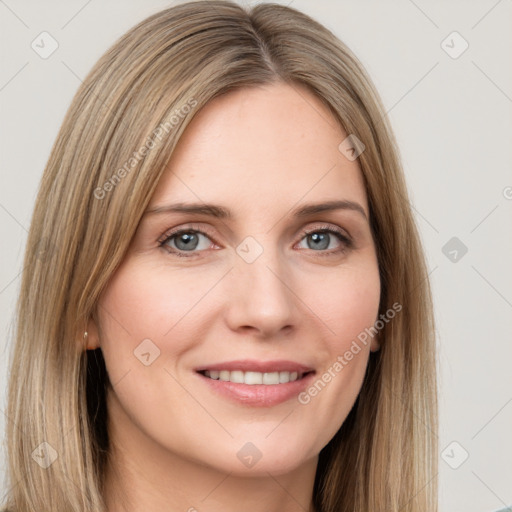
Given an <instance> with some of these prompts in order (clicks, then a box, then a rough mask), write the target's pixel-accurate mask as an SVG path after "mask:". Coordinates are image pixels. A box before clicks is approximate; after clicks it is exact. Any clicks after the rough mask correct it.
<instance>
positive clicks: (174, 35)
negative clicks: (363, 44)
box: [5, 0, 437, 512]
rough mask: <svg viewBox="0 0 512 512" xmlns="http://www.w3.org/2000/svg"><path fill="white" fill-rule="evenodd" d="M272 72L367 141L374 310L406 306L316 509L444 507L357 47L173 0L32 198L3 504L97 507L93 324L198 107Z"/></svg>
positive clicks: (433, 410) (431, 399)
mask: <svg viewBox="0 0 512 512" xmlns="http://www.w3.org/2000/svg"><path fill="white" fill-rule="evenodd" d="M276 81H283V82H286V83H288V84H290V85H291V86H292V87H294V86H295V85H296V84H301V85H302V86H305V87H307V88H308V89H309V90H310V91H311V92H312V93H313V94H315V95H316V96H317V97H318V98H320V99H321V100H322V101H323V103H324V104H325V105H326V106H327V107H328V108H329V109H330V111H331V112H332V114H333V115H334V117H335V118H336V119H337V120H338V121H339V124H340V127H342V128H343V130H344V131H345V132H346V133H347V134H354V135H356V136H357V138H358V139H360V140H361V141H362V142H363V143H364V145H365V150H364V152H363V153H362V154H361V155H360V156H359V164H360V167H361V170H362V173H363V176H364V181H365V184H366V191H367V196H368V202H369V207H370V212H371V219H370V220H371V226H372V230H373V233H374V237H375V243H376V248H377V255H378V261H379V269H380V276H381V285H382V286H381V288H382V295H381V303H380V312H381V313H382V312H385V311H387V310H388V309H390V308H391V307H392V304H394V303H399V304H400V305H401V306H402V310H401V311H400V314H398V315H396V317H395V318H394V319H393V320H392V321H390V322H387V323H386V325H385V326H384V327H383V329H382V331H381V332H380V333H379V336H380V342H381V350H380V351H379V352H376V353H373V354H372V355H371V357H370V362H369V365H368V369H367V374H366V376H365V380H364V383H363V386H362V389H361V393H360V395H359V397H358V399H357V401H356V403H355V405H354V407H353V409H352V410H351V412H350V414H349V416H348V417H347V419H346V421H345V422H344V423H343V425H342V426H341V428H340V429H339V431H338V432H337V434H336V435H335V437H334V438H333V439H332V440H331V441H330V442H329V444H328V445H327V446H326V447H325V448H324V449H323V450H322V451H321V453H320V456H319V465H318V469H317V474H316V480H315V487H314V495H313V500H314V505H315V508H316V510H317V511H318V512H368V511H371V510H375V511H383V510H386V511H388V512H392V511H395V512H398V511H399V510H407V511H408V512H435V511H436V510H437V480H436V476H437V444H436V439H437V435H436V434H437V384H436V358H435V339H434V321H433V313H432V304H431V292H430V286H429V281H428V275H427V270H426V265H425V259H424V255H423V251H422V247H421V242H420V238H419V235H418V232H417V228H416V226H415V223H414V219H413V215H412V212H411V207H410V204H409V199H408V192H407V189H406V185H405V182H404V177H403V171H402V168H401V164H400V158H399V151H398V148H397V145H396V142H395V139H394V135H393V133H392V130H391V128H390V126H389V123H388V121H387V118H386V116H385V114H384V112H385V110H384V108H383V105H382V103H381V100H380V98H379V96H378V94H377V92H376V91H375V89H374V86H373V84H372V82H371V80H370V79H369V77H368V76H367V74H366V72H365V70H364V68H363V66H362V65H361V63H360V62H359V61H358V60H357V59H356V57H355V56H354V55H353V54H352V53H351V52H350V50H349V49H348V48H347V47H346V46H345V45H344V44H343V43H342V42H340V41H339V40H338V39H337V38H336V37H335V36H334V35H333V34H332V33H331V32H329V31H328V30H327V29H326V28H324V27H323V26H321V25H320V24H318V23H317V22H315V21H314V20H312V19H311V18H309V17H308V16H306V15H304V14H302V13H300V12H298V11H297V10H294V9H292V8H289V7H284V6H279V5H274V4H260V5H257V6H255V7H253V8H251V9H249V8H247V9H244V8H242V7H241V6H239V5H237V4H235V3H231V2H228V1H222V0H208V1H197V2H190V3H185V4H181V5H177V6H174V7H172V8H169V9H166V10H164V11H161V12H159V13H157V14H155V15H153V16H151V17H149V18H148V19H146V20H144V21H142V22H141V23H140V24H138V25H137V26H136V27H134V28H133V29H131V30H130V31H129V32H128V33H126V34H125V35H124V36H123V37H122V38H121V39H120V40H119V41H118V42H117V43H116V44H114V45H113V46H112V48H110V49H109V50H108V51H107V52H106V53H105V55H104V56H103V57H102V58H101V59H100V60H99V61H98V63H97V64H96V65H95V66H94V68H93V69H92V70H91V72H90V73H89V75H88V76H87V78H86V79H85V80H84V82H83V84H82V85H81V87H80V89H79V90H78V92H77V94H76V96H75V97H74V99H73V102H72V104H71V106H70V108H69V110H68V113H67V115H66V117H65V119H64V122H63V125H62V127H61V130H60V132H59V134H58V137H57V139H56V142H55V144H54V147H53V149H52V152H51V155H50V158H49V161H48V164H47V166H46V169H45V171H44V174H43V177H42V181H41V185H40V189H39V193H38V196H37V201H36V204H35V208H34V212H33V217H32V223H31V227H30V232H29V236H28V241H27V246H26V253H25V261H24V271H23V277H22V283H21V291H20V296H19V301H18V306H17V316H16V335H15V340H14V343H15V344H14V349H13V353H12V361H11V373H10V381H9V390H8V409H7V411H8V421H7V422H6V433H7V436H6V440H7V451H8V477H9V481H8V485H9V487H10V489H9V493H8V495H7V501H6V503H5V506H6V507H7V510H10V511H13V512H18V511H20V512H21V511H23V512H40V511H41V510H52V512H70V511H73V512H85V511H90V510H95V511H100V512H104V511H105V510H106V508H105V501H104V497H103V488H102V482H103V477H104V469H105V463H106V460H107V457H108V449H109V440H108V435H107V431H106V418H107V410H106V405H105V387H106V385H107V383H108V376H107V373H106V370H105V365H104V361H103V357H102V354H101V350H100V349H97V350H94V351H92V350H91V351H86V350H84V348H85V347H84V344H83V342H82V341H81V340H82V335H83V331H84V328H85V326H86V324H87V320H88V319H89V318H90V317H92V318H96V307H97V300H98V297H99V296H100V294H101V293H102V291H103V290H104V289H105V287H106V286H107V283H108V281H109V278H110V277H111V276H112V274H113V272H114V271H115V269H116V268H117V267H118V265H119V264H120V262H121V261H122V259H123V257H124V255H125V253H126V251H127V248H128V246H129V244H130V242H131V239H132V236H133V235H134V233H135V231H136V229H137V226H138V223H139V220H140V218H141V216H142V214H143V212H144V210H145V208H146V207H147V205H148V203H149V200H150V198H151V196H152V194H153V192H154V190H155V187H156V185H157V183H158V181H159V178H160V176H161V175H162V172H163V170H164V169H165V167H166V164H167V162H168V161H169V158H170V156H171V154H172V152H173V149H174V148H175V146H176V144H177V142H178V141H179V139H180V136H181V135H182V133H183V131H184V130H185V128H186V126H187V125H188V123H189V122H190V121H191V119H192V118H193V116H194V115H195V114H196V113H197V112H198V111H199V110H200V108H202V107H203V106H205V105H206V104H207V103H208V102H209V101H211V100H212V99H213V98H215V97H217V96H219V95H220V94H225V93H228V92H229V91H231V90H233V89H235V88H241V87H250V86H254V85H257V84H268V83H272V82H276ZM187 105H188V107H187ZM150 142H151V145H150ZM340 142H341V141H340ZM143 147H146V148H147V151H141V148H143ZM149 148H150V149H149ZM42 443H47V444H42ZM38 457H39V459H40V460H39V463H37V462H38ZM55 457H57V458H56V459H55ZM54 459H55V460H54ZM41 461H43V463H41Z"/></svg>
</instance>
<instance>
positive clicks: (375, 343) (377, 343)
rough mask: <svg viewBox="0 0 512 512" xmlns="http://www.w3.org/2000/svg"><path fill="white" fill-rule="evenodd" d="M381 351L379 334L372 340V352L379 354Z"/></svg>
mask: <svg viewBox="0 0 512 512" xmlns="http://www.w3.org/2000/svg"><path fill="white" fill-rule="evenodd" d="M379 350H380V341H379V335H378V334H377V335H376V336H374V337H373V338H372V342H371V344H370V352H377V351H379Z"/></svg>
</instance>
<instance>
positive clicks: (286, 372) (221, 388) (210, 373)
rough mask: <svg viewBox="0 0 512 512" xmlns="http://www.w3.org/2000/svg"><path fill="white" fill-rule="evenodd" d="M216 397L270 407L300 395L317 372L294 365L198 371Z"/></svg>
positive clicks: (243, 364) (246, 364) (249, 364)
mask: <svg viewBox="0 0 512 512" xmlns="http://www.w3.org/2000/svg"><path fill="white" fill-rule="evenodd" d="M196 373H197V374H198V375H199V376H200V377H201V380H202V381H203V382H205V383H206V384H207V385H208V387H209V389H210V390H212V391H213V392H214V393H215V394H217V395H220V396H223V397H226V398H228V399H229V400H232V401H233V400H234V401H236V402H237V403H239V404H240V403H241V404H243V405H248V406H252V407H270V406H273V405H277V404H279V403H282V402H284V401H286V400H289V399H291V398H293V397H294V396H296V395H298V394H299V393H300V392H301V391H302V390H303V389H304V388H305V387H306V386H307V385H308V384H309V383H310V382H311V380H312V378H313V375H314V374H315V373H316V372H315V370H314V369H312V368H310V367H308V366H305V365H302V364H299V363H294V362H291V361H270V362H269V361H267V362H262V361H248V360H246V361H231V362H228V363H219V364H215V365H211V366H208V367H202V368H197V369H196Z"/></svg>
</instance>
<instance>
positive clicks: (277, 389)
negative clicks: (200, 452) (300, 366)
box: [197, 372, 315, 407]
mask: <svg viewBox="0 0 512 512" xmlns="http://www.w3.org/2000/svg"><path fill="white" fill-rule="evenodd" d="M197 375H199V377H201V378H202V379H203V381H204V382H205V383H206V384H207V385H208V386H210V388H211V389H212V390H213V391H215V392H217V393H219V394H220V395H223V396H225V397H227V398H229V399H231V400H234V401H235V402H237V403H239V404H244V405H249V406H251V407H272V406H274V405H278V404H280V403H283V402H286V401H287V400H290V399H291V398H293V397H296V396H297V395H298V394H299V393H300V392H302V391H304V389H305V388H306V387H307V386H308V385H309V384H310V382H311V381H312V379H313V377H314V375H315V374H314V372H311V373H308V374H307V375H305V376H304V377H302V379H300V380H295V381H293V382H287V383H286V384H253V385H251V384H238V383H236V382H226V381H222V380H217V379H210V377H206V376H204V375H202V374H201V373H198V374H197Z"/></svg>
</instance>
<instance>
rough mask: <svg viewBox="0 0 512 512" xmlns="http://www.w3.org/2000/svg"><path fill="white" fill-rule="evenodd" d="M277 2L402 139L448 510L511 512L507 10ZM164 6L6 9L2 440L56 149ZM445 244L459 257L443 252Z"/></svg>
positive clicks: (490, 4)
mask: <svg viewBox="0 0 512 512" xmlns="http://www.w3.org/2000/svg"><path fill="white" fill-rule="evenodd" d="M240 3H243V2H240ZM245 3H248V2H245ZM252 3H254V2H252ZM278 3H283V4H289V5H291V6H292V7H296V8H298V9H300V10H302V11H304V12H306V13H308V14H310V15H312V16H313V17H314V18H316V19H317V20H318V21H320V22H322V23H323V24H325V25H326V26H327V27H328V28H330V29H331V30H332V31H333V32H335V33H336V34H337V35H338V36H339V37H340V38H341V39H342V40H343V41H344V42H345V43H346V44H347V45H348V46H349V47H350V48H351V49H352V50H353V51H354V52H355V53H356V55H357V56H358V57H359V58H360V60H361V61H362V62H363V64H364V65H365V67H366V69H367V70H368V72H369V73H370V75H371V77H372V79H373V80H374V82H375V84H376V86H377V89H378V91H379V93H380V94H381V96H382V98H383V101H384V104H385V107H386V110H387V112H388V116H389V118H390V120H391V123H392V125H393V127H394V130H395V133H396V136H397V139H398V143H399V146H400V150H401V154H402V159H403V163H404V168H405V172H406V177H407V181H408V185H409V188H410V193H411V197H412V203H413V205H414V211H415V214H416V218H417V222H418V225H419V228H420V230H421V236H422V239H423V242H424V245H425V248H426V252H427V258H428V265H429V269H430V277H431V281H432V285H433V291H434V300H435V310H436V320H437V331H438V344H439V367H440V378H439V383H440V389H441V403H440V406H441V409H440V423H441V429H440V433H439V445H440V452H439V460H440V472H439V480H440V505H441V509H440V510H441V512H459V511H460V512H462V511H464V512H487V511H489V512H490V511H495V510H497V509H500V508H503V507H504V506H505V505H507V504H508V505H510V504H512V486H511V485H510V484H511V482H512V435H511V434H512V372H511V370H510V363H511V361H512V342H511V336H510V333H511V332H512V272H511V265H510V263H511V262H512V236H511V233H512V230H511V227H512V225H511V219H512V172H511V162H512V159H511V153H512V150H511V146H512V144H511V143H512V139H511V134H512V133H511V132H512V121H511V120H512V116H511V112H512V68H511V62H512V59H511V53H512V2H511V1H510V0H500V1H496V0H485V1H484V0H479V1H472V2H463V1H453V0H452V1H427V0H416V1H412V0H397V1H391V0H387V1H381V2H377V1H359V2H357V1H348V0H343V1H334V0H332V1H329V0H317V1H315V2H311V1H310V2H307V1H306V0H293V1H291V2H290V1H286V2H284V1H283V2H278ZM170 5H172V2H170V1H169V0H165V1H164V0H149V1H144V2H142V1H139V2H136V1H134V0H132V1H121V0H115V1H114V0H107V1H99V0H89V1H86V0H68V1H55V0H52V1H49V0H46V1H45V2H38V1H36V0H33V1H29V0H21V1H15V0H5V1H3V0H0V33H1V38H2V39H1V41H0V43H1V44H0V52H1V68H0V119H1V122H0V130H1V133H0V155H1V158H0V161H1V170H0V172H1V178H0V180H1V187H0V236H1V243H0V255H1V264H0V334H1V341H0V343H1V357H0V389H1V393H2V395H1V397H0V398H1V400H0V410H1V411H2V414H0V434H1V435H3V432H4V427H5V422H6V421H7V419H6V417H5V414H3V411H4V410H5V388H6V383H7V371H8V370H7V361H8V357H9V355H10V352H11V348H12V337H11V335H12V314H13V310H14V303H15V299H16V295H17V292H18V289H19V283H20V272H21V270H22V255H23V250H24V246H25V241H26V235H27V230H28V227H29V222H30V215H31V212H32V208H33V205H34V200H35V196H36V192H37V187H38V183H39V180H40V177H41V174H42V171H43V168H44V166H45V163H46V160H47V158H48V156H49V152H50V149H51V146H52V144H53V141H54V139H55V137H56V134H57V131H58V129H59V126H60V124H61V122H62V119H63V116H64V113H65V111H66V109H67V108H68V106H69V103H70V101H71V98H72V96H73V94H74V93H75V91H76V89H77V87H78V85H79V84H80V80H81V79H83V78H84V77H85V75H86V73H87V72H88V70H89V69H90V68H91V66H92V65H93V64H94V62H95V61H96V60H97V59H98V58H99V57H100V55H101V54H102V53H103V52H104V51H105V50H106V49H107V47H108V46H110V45H111V44H112V43H113V42H114V41H115V40H116V39H117V38H118V37H119V36H120V35H121V34H122V33H124V32H125V31H126V30H128V29H129V28H130V27H131V26H133V25H134V24H135V23H137V22H139V21H140V20H142V19H143V18H145V17H146V16H148V15H150V14H153V13H155V12H157V11H158V10H160V9H163V8H166V7H169V6H170ZM43 31H47V32H49V33H50V34H51V36H52V37H53V38H54V39H55V40H56V41H57V42H58V45H59V46H58V48H57V50H56V51H55V52H54V53H53V54H52V55H50V56H49V57H48V58H47V59H42V58H41V57H40V56H39V55H38V54H37V53H36V52H35V51H34V50H33V49H32V47H31V43H32V41H34V40H36V42H37V41H39V40H40V39H38V36H39V34H40V33H41V32H43ZM453 31H457V32H459V33H460V35H461V36H462V37H463V38H464V40H466V41H467V43H468V44H469V47H468V49H467V50H466V51H465V52H464V53H462V54H461V55H458V56H457V58H453V57H454V56H455V53H458V52H459V51H460V50H461V49H462V48H463V46H462V45H463V41H462V40H460V39H457V36H453V35H450V34H452V32H453ZM446 38H448V39H446ZM445 39H446V42H445V43H444V44H442V42H443V40H445ZM45 47H46V48H48V47H49V46H48V45H46V46H45ZM450 47H451V48H450ZM445 50H447V51H448V52H451V53H452V56H450V55H449V54H448V53H447V51H445ZM452 237H457V240H456V241H455V242H451V243H452V244H453V243H455V245H453V246H452V245H448V246H446V244H447V243H448V241H449V240H450V239H452ZM461 244H464V246H465V247H467V253H466V254H464V255H462V252H463V251H462V250H461V249H463V246H462V245H461ZM443 248H444V249H443ZM453 250H455V251H457V254H455V253H454V252H453ZM443 251H444V252H443ZM445 253H446V255H445ZM455 256H456V260H455V261H453V259H454V257H455ZM41 293H44V291H43V290H41ZM466 452H467V455H468V458H467V460H464V457H465V456H466ZM4 473H5V458H4V455H3V453H2V454H1V457H0V478H2V477H3V476H4ZM0 490H1V493H2V494H3V493H4V492H5V491H6V488H5V486H4V487H3V488H0Z"/></svg>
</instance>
